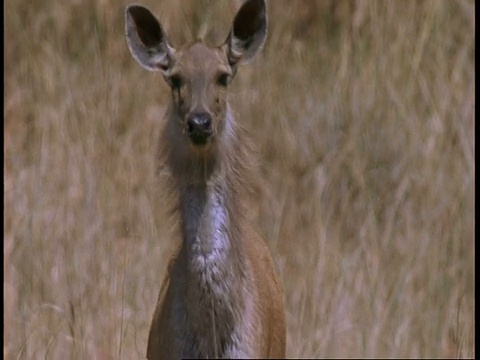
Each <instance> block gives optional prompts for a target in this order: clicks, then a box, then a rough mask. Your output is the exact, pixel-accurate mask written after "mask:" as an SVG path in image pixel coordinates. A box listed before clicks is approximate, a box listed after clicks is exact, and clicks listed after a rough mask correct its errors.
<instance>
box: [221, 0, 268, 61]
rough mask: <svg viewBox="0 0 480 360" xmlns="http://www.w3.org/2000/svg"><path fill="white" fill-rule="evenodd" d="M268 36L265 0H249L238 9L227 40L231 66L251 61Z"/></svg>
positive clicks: (226, 45)
mask: <svg viewBox="0 0 480 360" xmlns="http://www.w3.org/2000/svg"><path fill="white" fill-rule="evenodd" d="M266 37H267V7H266V5H265V0H247V1H245V2H244V3H243V5H242V7H241V8H240V10H238V12H237V15H235V19H234V20H233V24H232V29H231V30H230V34H229V35H228V38H227V41H226V42H225V45H224V46H225V47H226V52H227V57H228V61H229V63H230V65H231V66H236V65H237V64H245V63H247V62H249V61H250V60H251V59H253V57H254V56H255V55H256V54H257V52H258V51H259V50H260V49H261V48H262V46H263V44H264V43H265V39H266Z"/></svg>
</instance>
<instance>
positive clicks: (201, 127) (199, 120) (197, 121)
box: [187, 113, 213, 145]
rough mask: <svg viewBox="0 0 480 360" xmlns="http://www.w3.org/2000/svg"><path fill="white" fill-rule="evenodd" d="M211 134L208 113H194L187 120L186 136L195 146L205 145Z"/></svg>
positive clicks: (211, 129)
mask: <svg viewBox="0 0 480 360" xmlns="http://www.w3.org/2000/svg"><path fill="white" fill-rule="evenodd" d="M212 134H213V126H212V117H211V116H210V114H209V113H194V114H190V115H189V116H188V118H187V135H188V137H189V138H190V140H191V141H192V142H193V143H194V144H195V145H205V144H206V142H207V140H208V139H209V138H210V136H212Z"/></svg>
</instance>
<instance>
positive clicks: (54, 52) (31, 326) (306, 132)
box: [3, 0, 475, 360]
mask: <svg viewBox="0 0 480 360" xmlns="http://www.w3.org/2000/svg"><path fill="white" fill-rule="evenodd" d="M127 4H128V1H127V0H123V1H114V0H97V1H94V0H84V1H80V0H72V1H58V0H42V1H40V0H29V1H27V0H15V1H14V0H7V1H6V2H5V5H4V10H5V15H4V16H5V18H4V20H5V25H4V31H5V34H4V40H5V44H4V60H5V62H4V76H5V80H4V81H5V82H4V89H5V95H4V140H5V145H4V210H5V213H4V272H5V275H4V316H5V320H4V331H5V334H4V349H3V354H4V356H5V358H6V359H43V358H45V359H98V360H100V359H142V358H144V357H145V352H146V342H147V336H148V330H149V325H150V320H151V317H152V315H153V311H154V308H155V304H156V301H157V296H158V292H159V289H160V283H161V280H162V278H163V274H164V271H165V267H166V263H167V261H168V259H169V257H170V254H171V251H172V240H171V239H170V237H169V230H170V228H171V224H170V223H169V221H167V219H166V217H165V213H164V211H163V210H164V209H165V206H164V205H165V204H164V203H163V200H162V199H163V197H162V191H163V190H164V186H163V185H162V184H163V181H162V180H161V179H159V178H158V177H156V175H155V169H156V166H157V164H156V163H155V152H156V147H157V141H158V134H159V132H160V130H161V128H162V126H163V124H164V121H163V118H162V116H163V113H164V111H165V106H166V104H167V102H168V99H169V89H168V87H167V85H166V84H165V83H164V82H163V79H162V77H161V75H159V74H152V73H149V72H147V71H145V70H143V69H142V68H141V67H140V66H139V65H138V64H137V63H136V62H135V61H134V60H133V59H132V57H131V56H130V53H129V51H128V49H127V46H126V41H125V37H124V9H125V6H126V5H127ZM142 4H144V5H146V6H148V7H149V8H150V9H151V10H152V11H153V13H155V14H156V15H157V17H158V18H159V19H161V22H162V24H163V26H164V28H165V29H166V31H167V33H168V35H169V38H170V40H171V43H172V44H173V45H174V46H177V47H178V46H180V45H182V44H184V43H185V42H188V41H191V40H194V39H195V38H196V37H197V36H198V35H201V36H204V38H205V40H206V42H207V43H209V44H211V45H218V44H220V43H221V42H223V41H224V40H225V38H226V36H227V34H228V31H229V28H230V24H231V21H232V19H233V16H234V14H235V12H236V10H237V9H238V8H239V6H240V1H228V2H227V1H207V0H201V1H193V0H190V1H159V0H142ZM268 7H269V21H270V22H269V36H268V39H267V43H266V45H265V48H264V50H263V52H262V53H261V54H260V55H259V56H258V57H257V58H256V59H255V60H254V61H253V62H252V63H250V64H249V65H248V66H244V67H242V68H241V69H239V72H238V74H237V76H236V78H235V80H234V82H233V84H232V87H231V92H232V94H231V96H230V99H231V103H232V107H233V109H234V110H235V112H236V117H237V120H238V121H240V122H241V123H242V124H243V125H244V127H245V128H246V129H247V130H248V131H249V133H250V138H251V139H252V140H253V142H254V144H255V146H256V162H257V164H258V166H257V168H256V170H255V171H256V172H255V176H254V177H255V183H254V184H252V188H253V189H255V192H256V196H255V197H254V200H256V201H255V202H254V203H253V202H252V204H251V214H250V216H251V218H252V220H253V221H254V222H255V224H256V226H257V227H258V229H259V231H260V233H262V234H263V235H264V237H265V238H266V239H268V242H269V246H270V248H271V250H272V253H273V255H274V258H275V262H276V266H277V269H278V271H279V273H280V276H281V278H282V280H283V282H284V287H285V300H286V311H287V331H288V336H287V338H288V339H287V341H288V344H287V355H288V356H289V357H417V358H418V357H434V358H439V357H460V358H462V357H474V356H475V347H474V328H475V321H474V178H475V176H474V169H475V158H474V132H475V123H474V111H475V110H474V107H475V84H474V78H475V66H474V50H475V45H474V31H475V19H474V10H475V3H474V1H473V0H449V1H446V0H422V1H413V0H411V1H378V0H372V1H364V0H357V1H343V0H339V1H337V0H335V1H334V0H324V1H320V0H317V1H311V0H303V1H300V0H297V1H287V0H285V1H283V0H276V1H270V2H269V3H268Z"/></svg>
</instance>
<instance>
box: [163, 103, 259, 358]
mask: <svg viewBox="0 0 480 360" xmlns="http://www.w3.org/2000/svg"><path fill="white" fill-rule="evenodd" d="M177 130H178V129H177ZM165 135H166V139H165V140H167V139H170V140H171V139H172V137H171V135H172V134H171V133H170V134H169V131H168V129H167V132H166V134H165ZM215 141H216V142H217V143H216V144H213V148H212V149H210V150H209V153H208V154H201V155H200V154H195V155H193V154H192V152H191V150H190V149H188V148H185V145H186V144H185V143H183V144H182V143H181V142H180V141H176V142H173V144H172V143H170V144H169V146H171V148H170V152H169V160H168V162H169V165H170V168H171V171H172V174H173V179H172V180H173V181H174V183H175V185H174V189H175V194H176V195H177V197H178V209H177V210H178V214H179V217H180V230H181V235H182V245H181V249H180V253H179V257H178V260H177V262H176V264H175V265H174V267H173V268H172V271H171V277H172V278H171V281H172V282H176V283H178V284H179V287H178V289H177V294H176V296H177V297H178V298H177V299H176V300H178V304H179V305H178V314H177V315H178V316H179V317H180V318H183V319H184V325H179V327H182V326H185V328H182V329H178V331H179V332H180V333H182V336H184V337H186V338H188V339H189V342H187V343H189V344H192V349H189V352H190V353H191V354H195V355H196V356H201V357H215V356H221V355H222V354H225V353H226V352H228V351H229V350H228V349H231V348H232V347H234V346H235V341H236V339H235V335H234V334H235V327H236V325H237V324H239V323H240V322H241V321H242V319H241V316H242V313H241V311H242V310H241V309H244V308H245V306H246V303H245V301H246V300H245V299H244V297H245V292H244V290H245V289H246V288H248V283H249V281H248V279H246V277H247V275H246V273H245V264H244V259H243V256H242V253H243V251H242V246H243V244H242V243H241V242H240V236H239V233H240V230H239V223H240V221H239V220H240V217H241V216H242V215H241V214H242V213H243V212H242V209H241V203H240V201H239V196H240V194H239V191H240V189H241V188H242V184H241V183H240V182H239V181H238V179H239V176H238V175H239V174H241V173H244V171H243V170H244V162H243V159H242V154H243V152H242V150H241V148H243V146H242V147H239V146H238V142H239V140H238V134H237V129H235V128H234V124H233V119H232V118H231V114H230V111H227V116H226V119H225V122H224V128H223V129H222V131H221V134H218V135H217V138H216V139H215ZM179 143H180V145H178V144H179ZM182 145H183V147H182V148H180V147H181V146H182ZM219 149H221V151H219ZM192 155H193V156H192ZM178 323H179V324H181V323H182V321H179V322H178ZM237 340H238V339H237Z"/></svg>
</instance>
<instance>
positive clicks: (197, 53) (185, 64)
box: [172, 42, 228, 76]
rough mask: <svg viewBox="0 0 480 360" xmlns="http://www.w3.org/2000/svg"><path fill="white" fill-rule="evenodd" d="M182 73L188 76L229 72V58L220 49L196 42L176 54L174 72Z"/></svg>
mask: <svg viewBox="0 0 480 360" xmlns="http://www.w3.org/2000/svg"><path fill="white" fill-rule="evenodd" d="M176 71H179V72H180V71H181V72H183V73H185V74H187V75H191V76H194V75H195V74H203V75H204V76H208V75H210V74H211V75H214V74H216V73H218V72H219V71H228V61H227V56H226V54H225V52H224V51H222V50H221V49H219V48H211V47H208V46H207V45H205V44H203V43H201V42H196V43H194V44H193V45H189V46H187V47H185V48H183V49H180V50H178V51H177V52H176V53H175V65H174V66H173V68H172V72H176Z"/></svg>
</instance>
